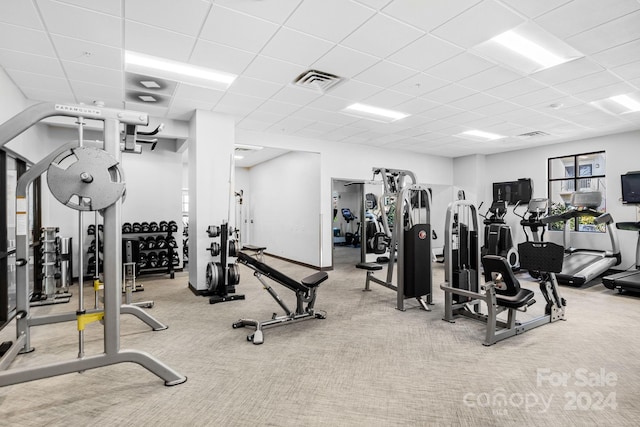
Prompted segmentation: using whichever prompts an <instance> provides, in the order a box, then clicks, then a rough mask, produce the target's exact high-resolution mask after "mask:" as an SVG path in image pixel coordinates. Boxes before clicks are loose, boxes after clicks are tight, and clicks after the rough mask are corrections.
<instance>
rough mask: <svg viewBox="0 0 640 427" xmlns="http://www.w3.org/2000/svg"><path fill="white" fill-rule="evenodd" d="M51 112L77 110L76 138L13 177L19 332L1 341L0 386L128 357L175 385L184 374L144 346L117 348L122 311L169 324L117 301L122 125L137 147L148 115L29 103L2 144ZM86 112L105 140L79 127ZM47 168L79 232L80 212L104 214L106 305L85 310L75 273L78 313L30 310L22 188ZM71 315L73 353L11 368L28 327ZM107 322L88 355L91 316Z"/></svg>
mask: <svg viewBox="0 0 640 427" xmlns="http://www.w3.org/2000/svg"><path fill="white" fill-rule="evenodd" d="M52 116H68V117H75V118H76V119H77V125H78V141H77V142H71V143H68V144H65V145H63V146H62V147H60V148H58V149H56V150H55V151H53V152H52V153H50V154H49V155H48V156H46V157H45V158H44V159H42V160H41V161H40V162H38V163H37V164H35V165H34V166H32V167H31V168H30V169H29V170H28V171H27V172H26V173H24V174H23V175H22V176H21V177H20V179H19V180H18V185H17V190H16V310H15V314H14V315H13V318H15V320H16V339H15V341H14V342H9V343H8V344H7V343H4V345H3V348H4V349H5V351H4V353H3V354H2V355H1V357H0V386H7V385H11V384H17V383H23V382H27V381H33V380H38V379H42V378H48V377H53V376H57V375H64V374H69V373H72V372H82V371H86V370H89V369H95V368H100V367H104V366H108V365H115V364H117V363H123V362H133V363H137V364H139V365H141V366H142V367H144V368H146V369H148V370H149V371H150V372H152V373H153V374H155V375H157V376H158V377H160V378H162V379H163V380H164V383H165V385H167V386H171V385H177V384H181V383H183V382H185V381H186V380H187V378H186V377H185V376H183V375H180V374H179V373H177V372H176V371H174V370H173V369H171V368H170V367H168V366H167V365H165V364H164V363H162V362H160V361H159V360H158V359H156V358H154V357H153V356H151V355H150V354H148V353H144V352H142V351H137V350H121V349H120V313H128V314H133V315H135V316H137V317H138V318H140V319H141V320H143V321H144V322H145V323H147V324H149V325H150V326H151V327H152V328H153V329H154V330H161V329H166V326H164V325H162V324H161V323H159V322H158V321H157V320H155V319H154V318H152V317H151V316H149V315H148V314H147V313H145V312H144V311H143V310H142V309H140V308H139V307H136V306H133V305H122V306H121V299H122V295H121V293H122V228H121V211H122V208H121V204H122V197H123V195H124V192H125V182H124V176H123V171H122V169H121V168H120V166H119V164H120V150H121V142H120V131H121V129H120V125H121V124H124V125H125V126H126V127H127V135H126V137H125V141H124V144H123V145H124V148H125V149H126V147H127V146H128V145H131V144H133V145H134V146H135V131H133V132H132V129H133V130H134V129H135V126H146V125H148V122H149V119H148V116H147V114H145V113H140V112H135V111H126V110H116V109H111V108H102V107H99V106H96V107H94V106H88V105H69V104H54V103H41V104H36V105H33V106H31V107H29V108H27V109H26V110H24V111H22V112H21V113H19V114H17V115H16V116H14V117H13V118H11V119H9V120H8V121H6V122H5V123H3V124H2V125H0V147H2V146H4V145H5V144H6V143H8V142H9V141H11V140H12V139H13V138H15V137H17V136H18V135H20V134H21V133H22V132H24V131H25V130H27V129H29V128H30V127H32V126H34V125H36V124H37V123H38V122H40V121H41V120H43V119H45V118H47V117H52ZM86 119H91V120H99V121H102V122H103V142H102V141H95V142H91V141H85V140H84V138H83V126H84V124H85V120H86ZM44 172H47V183H48V185H49V189H50V190H51V193H52V194H53V196H54V197H55V198H56V199H57V200H58V201H59V202H60V203H62V204H64V205H66V206H67V207H69V208H71V209H74V210H77V211H79V215H78V232H79V235H80V236H82V233H83V232H84V227H83V215H82V212H85V211H96V212H97V211H99V212H101V213H102V215H103V217H104V238H103V240H104V242H103V244H104V310H95V309H93V310H85V309H84V299H83V293H82V291H83V280H82V274H79V275H78V276H79V296H78V305H79V307H78V310H77V312H75V313H66V314H53V315H46V316H39V317H35V316H33V315H32V314H31V313H30V312H29V262H28V259H29V235H28V234H29V217H28V215H29V214H28V211H29V210H28V206H29V203H28V200H27V194H28V192H27V189H28V187H29V184H30V183H31V182H33V181H34V180H35V179H37V178H38V177H39V176H40V175H42V174H43V173H44ZM78 258H79V259H78V264H77V265H78V266H80V267H79V268H80V270H79V271H80V272H81V270H82V265H83V259H82V251H78ZM74 320H75V321H76V322H77V329H78V348H79V349H78V358H77V359H74V360H71V361H63V362H57V363H51V364H48V365H43V366H38V367H23V368H15V369H8V368H9V366H10V364H11V363H12V362H13V360H14V359H15V358H16V356H17V355H18V354H21V353H29V352H31V351H33V350H34V349H33V348H32V347H31V342H30V337H31V327H32V326H39V325H47V324H53V323H60V322H68V321H74ZM96 321H101V322H102V323H103V325H104V352H103V353H102V354H99V355H94V356H85V354H84V329H85V326H86V325H87V324H89V323H91V322H96Z"/></svg>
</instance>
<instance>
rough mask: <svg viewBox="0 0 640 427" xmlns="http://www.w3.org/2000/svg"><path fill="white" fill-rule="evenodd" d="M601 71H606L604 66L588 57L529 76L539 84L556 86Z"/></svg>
mask: <svg viewBox="0 0 640 427" xmlns="http://www.w3.org/2000/svg"><path fill="white" fill-rule="evenodd" d="M600 71H604V68H602V66H600V65H599V64H598V63H596V62H594V61H592V60H591V59H589V58H587V57H583V58H578V59H576V60H573V61H569V62H565V63H564V64H560V65H556V66H555V67H551V68H547V69H545V70H542V71H538V72H537V73H533V74H530V75H529V76H530V77H531V78H533V79H535V80H537V81H539V82H542V83H545V84H548V85H556V84H558V83H563V82H566V81H569V80H574V79H577V78H580V77H583V76H587V75H589V74H593V73H597V72H600Z"/></svg>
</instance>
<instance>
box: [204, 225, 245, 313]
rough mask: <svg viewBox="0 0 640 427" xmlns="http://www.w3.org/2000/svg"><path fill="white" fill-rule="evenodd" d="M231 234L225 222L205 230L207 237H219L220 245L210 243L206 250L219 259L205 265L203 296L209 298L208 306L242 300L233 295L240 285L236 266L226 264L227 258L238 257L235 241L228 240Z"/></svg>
mask: <svg viewBox="0 0 640 427" xmlns="http://www.w3.org/2000/svg"><path fill="white" fill-rule="evenodd" d="M231 233H232V231H231V230H230V229H229V224H228V223H227V222H223V223H222V225H220V226H217V225H210V226H209V228H207V234H208V235H209V237H211V238H215V237H220V243H218V242H211V245H210V246H209V248H208V249H207V250H208V251H209V252H210V253H211V256H212V257H217V256H219V257H220V261H218V262H213V261H212V262H209V263H207V291H206V293H205V295H210V296H211V298H209V304H216V303H219V302H226V301H234V300H239V299H244V295H240V294H236V293H235V292H236V288H235V286H236V285H237V284H238V283H240V270H239V269H238V265H237V264H235V263H229V262H227V261H228V259H229V258H235V257H237V256H238V249H239V248H238V245H237V243H236V241H235V240H233V239H229V236H230V235H231ZM230 294H233V295H230Z"/></svg>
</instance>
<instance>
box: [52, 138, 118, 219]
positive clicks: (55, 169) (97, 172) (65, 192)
mask: <svg viewBox="0 0 640 427" xmlns="http://www.w3.org/2000/svg"><path fill="white" fill-rule="evenodd" d="M123 177H124V175H123V173H122V170H121V169H120V167H119V166H118V162H117V161H116V159H115V158H114V157H113V156H111V155H110V154H109V153H107V152H106V151H104V150H100V149H97V148H93V147H75V148H72V149H70V150H66V151H64V152H63V153H62V154H60V155H59V156H58V157H57V158H56V159H54V160H53V161H52V162H51V164H50V165H49V168H48V169H47V183H48V184H49V189H50V190H51V193H52V194H53V196H54V197H55V198H56V199H57V200H58V201H59V202H60V203H62V204H63V205H65V206H68V207H70V208H72V209H75V210H79V211H97V210H102V209H105V208H108V207H109V206H111V205H113V204H114V203H116V202H117V201H118V200H120V199H121V198H122V195H123V194H124V190H125V185H124V182H123Z"/></svg>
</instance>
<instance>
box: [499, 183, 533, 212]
mask: <svg viewBox="0 0 640 427" xmlns="http://www.w3.org/2000/svg"><path fill="white" fill-rule="evenodd" d="M532 190H533V188H532V185H531V179H530V178H519V179H518V180H517V181H507V182H494V183H493V200H494V201H497V200H504V201H506V202H507V203H508V204H510V205H514V204H515V203H516V202H518V201H520V203H523V204H526V203H528V202H529V200H531V195H532V192H533V191H532Z"/></svg>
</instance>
